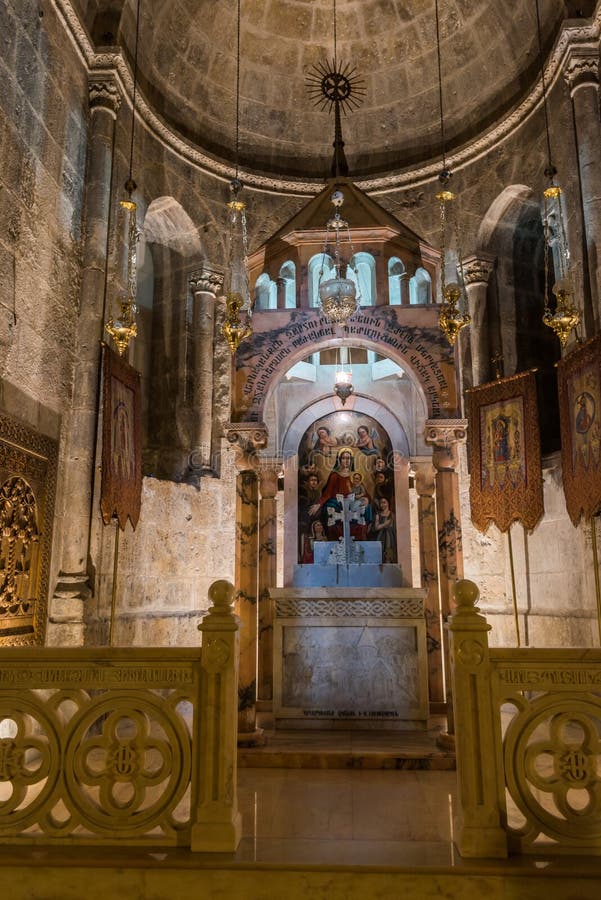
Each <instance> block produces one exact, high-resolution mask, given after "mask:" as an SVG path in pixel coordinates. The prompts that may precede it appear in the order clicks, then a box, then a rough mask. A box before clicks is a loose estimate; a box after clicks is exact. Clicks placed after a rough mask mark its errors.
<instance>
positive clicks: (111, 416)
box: [100, 344, 142, 530]
mask: <svg viewBox="0 0 601 900" xmlns="http://www.w3.org/2000/svg"><path fill="white" fill-rule="evenodd" d="M102 371H103V420H102V481H101V488H100V510H101V512H102V519H103V521H104V524H105V525H108V524H109V522H110V521H111V519H112V518H113V516H116V518H117V520H118V522H119V526H120V527H121V529H122V530H125V525H126V522H127V519H128V518H129V520H130V522H131V524H132V526H133V527H134V528H135V527H136V525H137V524H138V519H139V518H140V504H141V498H142V446H141V424H142V410H141V398H140V373H139V372H137V371H136V370H135V369H134V368H132V366H130V365H128V363H126V362H125V361H124V360H123V359H121V357H119V356H117V355H116V353H113V351H112V350H110V349H109V347H107V346H106V344H103V345H102Z"/></svg>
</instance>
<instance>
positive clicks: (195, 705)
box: [0, 581, 240, 851]
mask: <svg viewBox="0 0 601 900" xmlns="http://www.w3.org/2000/svg"><path fill="white" fill-rule="evenodd" d="M209 598H210V599H211V601H212V604H213V605H212V607H211V609H210V610H209V612H208V614H207V615H206V616H205V618H204V620H203V622H202V624H201V625H200V626H199V629H200V631H202V634H203V640H202V648H200V649H172V648H168V649H162V648H161V649H159V648H153V649H125V648H110V649H109V648H104V647H103V648H85V649H55V648H53V649H41V648H37V647H36V648H34V647H27V648H14V649H13V648H7V649H4V650H2V651H1V652H0V843H26V842H27V843H38V842H39V843H56V842H60V841H61V840H62V841H64V842H66V843H69V844H73V843H76V842H81V843H82V844H117V843H118V844H137V845H139V844H151V845H158V846H173V845H177V846H186V847H190V848H191V849H192V850H197V851H232V850H234V849H235V848H236V846H237V844H238V842H239V840H240V815H239V813H238V810H237V797H236V721H237V679H238V655H239V653H238V622H237V619H236V618H235V616H234V615H233V613H232V608H231V604H232V602H233V598H234V589H233V587H232V585H231V584H229V583H228V582H226V581H217V582H215V583H214V584H213V585H212V586H211V588H210V590H209Z"/></svg>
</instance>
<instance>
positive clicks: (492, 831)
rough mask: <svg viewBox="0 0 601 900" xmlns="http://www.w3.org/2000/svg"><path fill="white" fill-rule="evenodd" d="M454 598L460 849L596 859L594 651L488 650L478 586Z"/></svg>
mask: <svg viewBox="0 0 601 900" xmlns="http://www.w3.org/2000/svg"><path fill="white" fill-rule="evenodd" d="M456 600H457V610H456V612H455V614H454V615H453V616H452V617H451V618H450V619H449V626H448V628H449V636H450V640H449V644H450V652H451V667H452V684H453V705H454V710H455V736H456V748H457V775H458V793H459V797H458V801H459V812H458V816H457V821H456V829H455V840H456V843H457V846H458V848H459V852H460V853H461V855H462V856H471V857H490V856H494V857H503V856H507V855H508V854H510V853H527V852H541V851H544V852H545V853H548V852H554V853H576V852H580V853H582V852H585V853H589V854H599V853H601V650H573V649H569V650H568V649H566V650H562V649H521V650H512V649H489V646H488V632H489V631H490V625H488V623H487V622H486V619H485V617H484V616H483V615H481V614H480V613H479V610H478V608H477V606H476V602H477V600H478V589H477V587H476V585H474V584H473V583H472V582H469V581H463V582H459V583H458V585H457V588H456Z"/></svg>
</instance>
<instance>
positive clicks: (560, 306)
mask: <svg viewBox="0 0 601 900" xmlns="http://www.w3.org/2000/svg"><path fill="white" fill-rule="evenodd" d="M535 2H536V25H537V32H538V52H539V63H540V74H541V83H542V90H543V110H544V114H545V136H546V140H547V167H546V169H545V176H546V177H547V179H548V182H549V185H548V187H547V188H546V189H545V190H544V191H543V234H544V241H545V297H544V303H545V308H544V312H543V322H544V324H545V325H547V326H548V327H549V328H551V329H552V330H553V331H554V332H555V334H556V335H557V337H558V338H559V342H560V344H561V346H562V347H565V345H566V344H567V342H568V338H569V337H570V334H571V333H572V331H574V330H575V329H576V328H577V327H578V325H579V324H580V312H579V310H578V308H577V307H576V306H575V305H574V304H573V303H572V297H573V296H574V284H573V270H572V266H571V263H570V249H569V245H568V239H567V232H566V227H565V217H564V213H563V203H562V200H561V196H562V193H563V191H562V189H561V188H560V187H559V185H558V184H556V183H555V176H556V175H557V169H556V168H555V166H554V165H553V162H552V160H551V137H550V132H549V114H548V110H547V87H546V84H545V67H544V62H543V43H542V37H541V24H540V8H539V0H535ZM551 257H552V258H553V260H554V263H555V266H554V268H555V269H558V270H559V271H556V272H555V275H556V276H557V277H556V280H555V284H554V285H553V287H552V289H551V292H552V293H553V294H554V296H555V308H554V309H553V308H552V307H551V299H550V296H549V260H550V258H551Z"/></svg>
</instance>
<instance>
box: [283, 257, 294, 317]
mask: <svg viewBox="0 0 601 900" xmlns="http://www.w3.org/2000/svg"><path fill="white" fill-rule="evenodd" d="M280 278H283V279H284V308H285V309H295V308H296V264H295V262H294V261H293V260H292V259H288V260H286V262H285V263H282V265H281V266H280Z"/></svg>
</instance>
